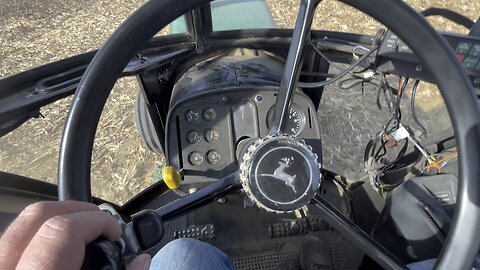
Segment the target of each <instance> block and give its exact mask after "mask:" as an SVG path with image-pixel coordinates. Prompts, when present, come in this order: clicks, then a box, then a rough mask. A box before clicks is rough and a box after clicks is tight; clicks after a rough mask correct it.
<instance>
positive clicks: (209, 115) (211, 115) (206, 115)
mask: <svg viewBox="0 0 480 270" xmlns="http://www.w3.org/2000/svg"><path fill="white" fill-rule="evenodd" d="M202 116H203V119H205V121H209V122H210V121H213V120H215V118H217V112H216V111H215V109H213V108H207V109H205V110H203V113H202Z"/></svg>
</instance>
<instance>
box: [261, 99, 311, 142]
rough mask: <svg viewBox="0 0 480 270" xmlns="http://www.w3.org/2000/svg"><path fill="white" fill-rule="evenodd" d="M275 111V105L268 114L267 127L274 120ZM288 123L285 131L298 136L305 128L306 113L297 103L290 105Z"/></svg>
mask: <svg viewBox="0 0 480 270" xmlns="http://www.w3.org/2000/svg"><path fill="white" fill-rule="evenodd" d="M274 111H275V106H273V107H272V108H271V109H270V110H269V111H268V114H267V127H268V128H270V126H271V123H272V122H273V114H274ZM285 120H286V121H287V124H286V125H285V130H284V132H283V133H285V134H288V135H293V136H297V135H299V134H300V133H301V132H302V130H303V128H305V122H306V119H305V114H304V113H303V112H302V111H301V110H300V109H299V108H298V107H297V106H295V105H292V106H290V110H289V111H288V116H287V119H285Z"/></svg>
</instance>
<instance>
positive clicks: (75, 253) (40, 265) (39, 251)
mask: <svg viewBox="0 0 480 270" xmlns="http://www.w3.org/2000/svg"><path fill="white" fill-rule="evenodd" d="M121 233H122V228H121V227H120V225H119V224H118V223H117V222H116V220H115V219H114V218H113V217H112V216H111V215H109V214H107V213H105V212H102V211H90V212H77V213H71V214H67V215H63V216H56V217H53V218H51V219H49V220H48V221H47V222H45V223H44V224H43V225H42V226H41V228H40V229H39V230H38V232H37V234H36V235H35V236H34V237H33V238H32V241H31V242H30V244H29V245H28V247H27V248H26V249H25V251H24V252H23V255H22V257H21V258H20V261H19V263H18V265H17V269H80V267H81V266H82V262H83V258H84V256H85V246H86V244H88V243H89V242H91V241H93V240H95V239H97V238H98V237H100V236H104V237H105V238H107V239H109V240H111V241H113V240H115V239H116V238H118V237H119V236H120V235H121Z"/></svg>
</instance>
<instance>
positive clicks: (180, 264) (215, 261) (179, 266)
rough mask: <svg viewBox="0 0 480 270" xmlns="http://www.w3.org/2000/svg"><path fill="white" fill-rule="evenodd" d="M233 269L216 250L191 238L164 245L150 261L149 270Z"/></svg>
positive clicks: (223, 255) (228, 261) (226, 257)
mask: <svg viewBox="0 0 480 270" xmlns="http://www.w3.org/2000/svg"><path fill="white" fill-rule="evenodd" d="M187 269H188V270H190V269H198V270H207V269H208V270H211V269H220V270H222V269H229V270H230V269H235V267H234V266H233V264H232V263H231V262H230V259H229V258H228V256H227V255H226V254H225V253H223V252H222V251H221V250H219V249H218V248H216V247H214V246H212V245H210V244H207V243H204V242H201V241H198V240H196V239H191V238H181V239H177V240H174V241H172V242H170V243H168V244H167V245H165V246H164V247H163V248H162V249H161V250H160V251H159V252H158V253H157V254H155V256H154V257H153V259H152V264H151V265H150V270H187Z"/></svg>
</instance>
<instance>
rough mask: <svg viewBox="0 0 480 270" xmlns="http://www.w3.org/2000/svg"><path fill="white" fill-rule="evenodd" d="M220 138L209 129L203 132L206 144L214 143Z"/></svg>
mask: <svg viewBox="0 0 480 270" xmlns="http://www.w3.org/2000/svg"><path fill="white" fill-rule="evenodd" d="M218 138H220V133H219V132H218V131H217V130H216V129H209V130H207V131H206V132H205V140H206V141H207V142H215V141H218Z"/></svg>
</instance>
